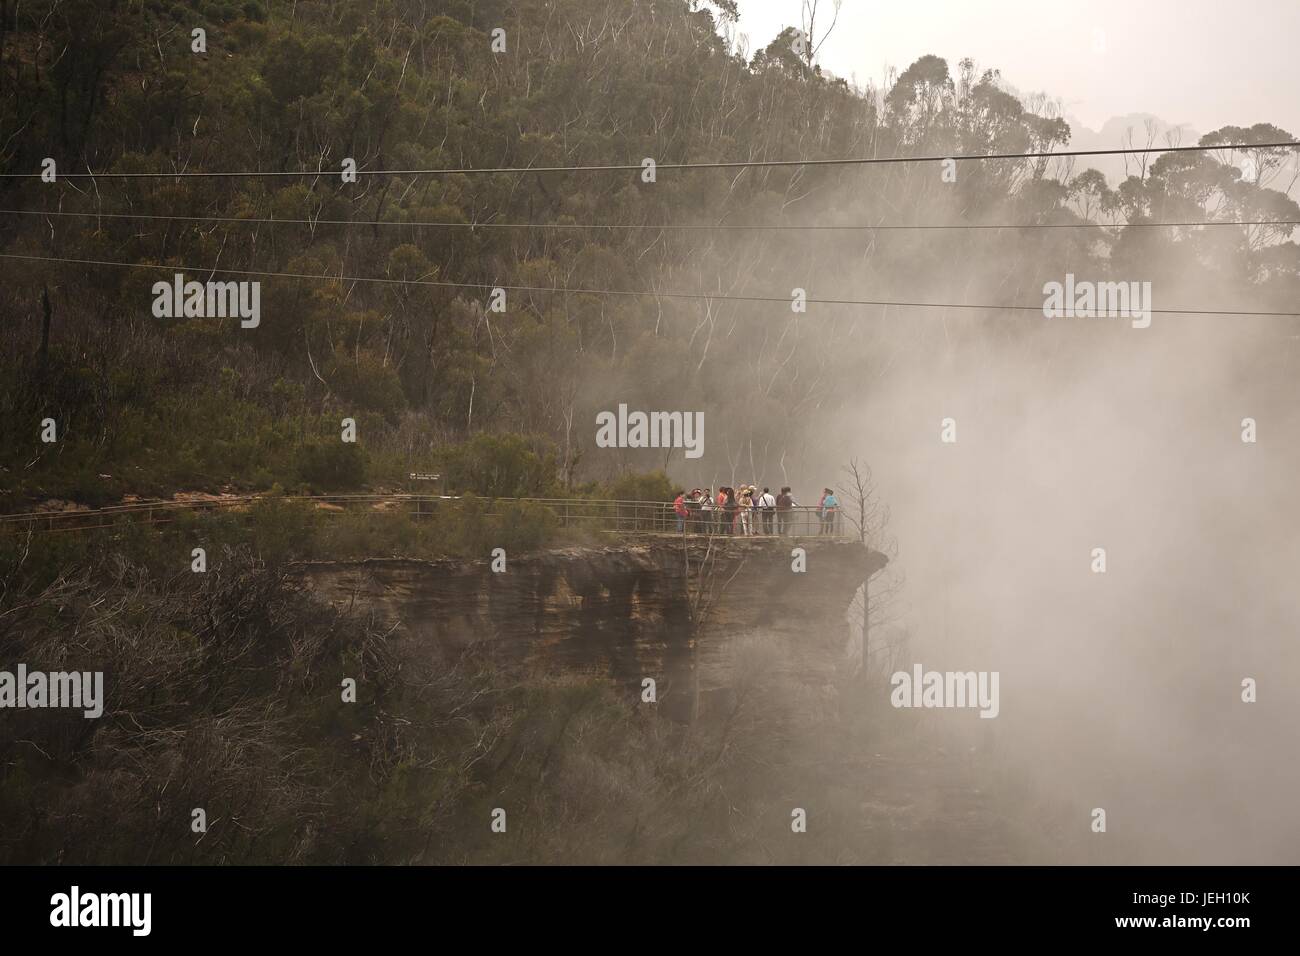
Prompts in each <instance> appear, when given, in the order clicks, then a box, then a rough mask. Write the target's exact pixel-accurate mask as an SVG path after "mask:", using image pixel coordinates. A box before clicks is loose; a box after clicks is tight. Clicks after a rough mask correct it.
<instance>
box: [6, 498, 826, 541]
mask: <svg viewBox="0 0 1300 956" xmlns="http://www.w3.org/2000/svg"><path fill="white" fill-rule="evenodd" d="M272 501H285V502H295V503H306V504H312V505H314V506H316V507H317V508H318V509H319V511H320V513H321V514H323V515H338V514H354V515H369V516H374V517H380V516H384V515H393V514H407V515H409V516H410V517H411V518H412V519H413V520H420V519H422V518H426V517H432V516H433V515H435V514H436V513H437V511H438V509H440V508H456V507H465V506H466V505H467V504H468V503H469V502H471V501H472V502H477V503H481V507H482V508H483V512H482V513H483V514H486V515H499V514H501V513H502V512H501V508H502V507H503V506H514V505H521V504H522V505H527V506H531V507H536V508H544V509H547V510H549V511H550V512H551V513H552V514H554V515H555V518H556V520H557V521H558V523H559V526H560V527H562V528H583V529H586V530H591V531H604V532H610V533H615V534H678V533H684V534H688V535H705V536H707V535H730V534H741V528H740V521H739V520H738V518H737V516H738V514H739V511H738V510H737V511H735V512H722V511H719V510H716V509H715V510H713V511H702V510H699V509H697V508H691V509H690V513H689V515H688V517H687V518H686V520H685V521H684V522H683V527H682V529H681V531H680V532H679V530H678V522H677V515H676V513H675V512H674V511H673V506H672V503H671V502H667V501H631V500H618V499H611V498H464V497H461V496H448V495H419V494H340V495H283V496H277V497H274V498H270V497H264V496H261V495H229V496H222V497H214V498H195V499H185V500H179V501H177V500H172V501H139V502H131V503H129V504H122V505H109V506H107V507H103V508H83V509H78V510H71V511H28V512H18V513H13V514H0V529H3V530H10V531H14V530H16V531H29V530H30V531H33V532H38V533H51V532H74V531H94V530H99V529H105V528H115V527H118V526H119V525H121V524H123V523H126V522H133V523H141V524H148V525H157V524H168V523H170V522H172V521H174V520H175V519H176V516H177V515H178V514H181V513H190V514H195V513H204V512H219V511H233V512H246V511H247V510H248V509H250V508H251V507H252V506H253V505H254V504H257V503H258V502H272ZM750 528H751V531H752V532H753V533H755V534H757V535H759V536H762V535H764V534H768V535H772V534H782V533H784V534H787V535H791V536H807V535H829V536H833V537H845V536H846V533H845V527H844V522H843V520H842V516H841V515H838V514H836V515H834V516H833V517H832V518H831V519H830V520H828V521H824V520H823V517H822V515H821V513H820V511H819V509H818V508H816V507H811V506H807V505H800V506H796V507H793V508H791V509H790V510H789V511H787V512H773V513H771V514H770V515H764V514H763V513H762V512H761V511H760V510H752V511H751V512H750Z"/></svg>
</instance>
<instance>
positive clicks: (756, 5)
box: [738, 0, 1300, 134]
mask: <svg viewBox="0 0 1300 956" xmlns="http://www.w3.org/2000/svg"><path fill="white" fill-rule="evenodd" d="M739 2H740V23H739V25H738V30H739V32H740V33H742V34H747V35H748V37H749V50H750V54H751V55H752V54H753V52H754V51H755V50H757V49H760V48H761V47H763V46H766V45H767V44H768V43H769V42H770V41H771V40H772V38H773V37H774V36H775V35H776V34H777V33H779V32H780V30H781V28H782V26H798V25H799V22H800V8H801V6H802V3H803V0H739ZM820 5H821V8H822V9H821V11H819V13H818V23H819V28H818V30H817V33H818V39H820V34H821V29H820V23H821V21H822V19H823V17H824V18H825V19H826V21H827V22H829V19H830V17H829V11H830V8H831V0H820ZM1298 50H1300V0H1250V2H1241V0H1237V2H1226V0H1072V2H1064V0H844V2H843V6H842V8H841V10H840V18H839V23H838V25H837V26H836V28H835V31H834V32H833V33H832V34H831V37H830V39H829V40H828V41H827V42H826V44H825V46H823V47H822V49H821V52H820V54H819V57H818V60H819V62H820V63H821V64H822V65H823V67H824V68H825V69H828V70H830V71H831V72H832V73H835V74H836V75H839V76H843V77H845V78H853V77H856V79H857V81H858V82H859V83H865V82H867V81H868V80H870V81H874V82H875V83H877V84H879V83H880V81H881V80H882V78H883V77H884V75H885V70H886V68H887V67H891V66H892V67H895V68H897V69H898V70H899V71H900V72H901V71H902V70H903V69H905V68H906V67H907V66H908V65H909V64H910V63H911V62H912V61H913V60H915V59H917V58H918V57H920V56H922V55H923V54H926V53H933V54H935V55H937V56H940V57H943V58H944V59H946V60H947V61H948V65H949V67H950V69H952V70H953V72H956V64H957V61H958V60H960V59H961V58H962V57H964V56H969V57H971V58H973V59H974V60H975V62H976V65H977V66H978V67H979V68H980V69H981V70H983V69H985V68H997V69H1000V70H1001V71H1002V76H1003V78H1004V79H1005V80H1006V81H1007V82H1008V83H1009V84H1010V85H1011V86H1013V87H1015V88H1016V89H1018V90H1019V91H1020V92H1021V93H1026V94H1027V93H1033V92H1045V93H1048V94H1050V95H1052V96H1053V97H1054V98H1058V99H1060V100H1061V101H1062V102H1063V104H1064V107H1065V113H1066V114H1067V116H1074V117H1077V118H1078V119H1079V120H1080V121H1082V122H1083V123H1084V124H1085V125H1087V126H1089V127H1091V128H1092V129H1098V128H1100V127H1101V125H1102V124H1103V123H1104V122H1105V121H1106V120H1107V119H1109V118H1111V117H1114V116H1125V115H1128V114H1130V113H1153V114H1155V115H1156V116H1158V117H1159V118H1160V119H1162V120H1164V121H1166V122H1167V123H1169V124H1171V125H1178V124H1186V125H1188V126H1191V127H1192V128H1194V129H1195V130H1196V131H1197V132H1198V133H1204V132H1206V131H1208V130H1211V129H1215V128H1217V127H1220V126H1225V125H1228V124H1233V125H1238V126H1250V125H1252V124H1254V123H1258V122H1267V123H1273V124H1275V125H1278V126H1281V127H1282V128H1284V129H1286V130H1288V131H1289V132H1291V133H1293V134H1300V57H1297V51H1298Z"/></svg>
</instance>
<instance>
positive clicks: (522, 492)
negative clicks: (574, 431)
mask: <svg viewBox="0 0 1300 956" xmlns="http://www.w3.org/2000/svg"><path fill="white" fill-rule="evenodd" d="M444 457H445V460H446V461H447V474H448V477H449V482H450V487H452V488H454V489H456V490H458V491H466V492H472V493H473V494H476V495H482V496H484V497H488V498H544V497H549V496H550V495H551V494H552V493H553V492H554V491H555V490H556V489H555V486H554V482H555V461H554V455H553V454H552V453H551V452H546V453H545V454H544V455H538V454H537V452H535V451H534V450H533V448H532V447H530V444H529V442H528V440H527V439H525V438H524V437H523V436H522V435H489V434H479V435H475V436H474V437H473V438H472V439H470V440H469V441H468V442H466V443H465V444H463V445H461V446H459V447H457V448H453V449H449V450H448V451H446V452H445V453H444Z"/></svg>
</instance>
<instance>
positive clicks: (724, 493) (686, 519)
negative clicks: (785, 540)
mask: <svg viewBox="0 0 1300 956" xmlns="http://www.w3.org/2000/svg"><path fill="white" fill-rule="evenodd" d="M801 507H803V506H802V505H800V504H799V502H797V501H795V500H794V496H793V495H792V494H790V488H789V486H788V485H787V486H786V487H784V488H782V489H781V490H780V492H778V493H777V494H775V495H774V494H772V489H770V488H764V489H763V490H762V492H761V493H760V492H759V490H758V488H757V486H755V485H741V486H740V488H738V489H737V488H732V487H729V486H725V485H724V486H723V487H721V488H719V489H718V493H717V495H716V496H715V495H714V494H713V489H712V488H692V489H691V490H690V491H689V492H687V491H685V490H683V489H681V488H679V489H677V491H676V492H675V493H674V498H673V513H674V514H676V516H677V530H678V531H679V532H686V531H690V532H692V533H696V534H741V535H751V534H783V535H784V534H789V533H790V528H791V525H792V524H793V518H794V515H795V509H796V508H801ZM839 510H840V503H839V500H838V499H837V498H836V497H835V492H834V491H832V490H831V489H830V488H824V489H822V496H821V500H820V501H818V502H817V508H816V510H815V511H814V514H816V516H817V521H818V532H817V533H818V534H835V532H836V522H837V520H838V517H839ZM760 529H761V530H760ZM800 530H802V529H796V533H797V532H798V531H800Z"/></svg>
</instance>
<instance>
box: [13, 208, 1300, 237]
mask: <svg viewBox="0 0 1300 956" xmlns="http://www.w3.org/2000/svg"><path fill="white" fill-rule="evenodd" d="M0 215H13V216H74V217H82V218H88V219H136V220H143V221H147V222H153V221H156V222H209V223H234V224H240V223H248V224H252V225H279V226H285V225H288V226H410V227H412V228H439V229H469V230H471V231H472V230H475V229H604V230H611V231H617V230H620V229H626V230H637V231H651V232H659V231H665V232H679V231H680V232H688V231H689V232H713V231H718V232H727V231H739V232H762V231H774V232H893V231H927V230H934V231H945V230H968V229H972V230H988V229H1137V228H1142V229H1147V228H1154V227H1162V228H1163V227H1191V226H1300V219H1213V220H1201V221H1186V222H1129V223H1117V224H1107V223H1100V222H1059V223H1057V222H1051V223H1048V222H1041V223H1037V222H1036V223H928V224H918V225H905V224H897V223H891V224H885V225H877V226H871V225H861V224H853V225H844V226H836V225H823V224H817V225H791V224H784V223H779V224H761V223H760V224H751V225H744V224H731V223H717V224H712V225H710V224H704V225H683V224H677V223H667V224H654V223H603V222H602V223H568V222H429V221H420V220H415V221H406V222H403V221H398V220H385V219H378V220H366V219H269V218H257V217H243V216H177V215H158V214H148V213H114V212H103V213H100V212H65V211H62V210H59V211H51V210H42V209H0Z"/></svg>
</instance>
